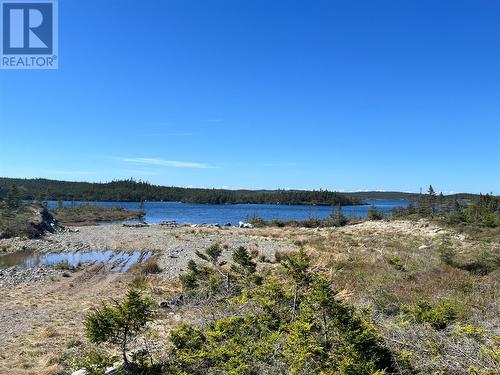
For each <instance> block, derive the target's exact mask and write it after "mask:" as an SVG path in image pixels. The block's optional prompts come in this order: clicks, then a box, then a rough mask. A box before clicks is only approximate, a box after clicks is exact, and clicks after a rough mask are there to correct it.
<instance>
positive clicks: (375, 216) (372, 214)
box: [366, 204, 384, 220]
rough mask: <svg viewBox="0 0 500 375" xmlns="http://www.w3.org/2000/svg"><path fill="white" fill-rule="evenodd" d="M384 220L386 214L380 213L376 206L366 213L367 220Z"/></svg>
mask: <svg viewBox="0 0 500 375" xmlns="http://www.w3.org/2000/svg"><path fill="white" fill-rule="evenodd" d="M383 218H384V212H383V211H378V210H377V208H376V207H375V205H373V204H372V205H371V206H370V208H369V209H368V212H367V213H366V219H367V220H382V219H383Z"/></svg>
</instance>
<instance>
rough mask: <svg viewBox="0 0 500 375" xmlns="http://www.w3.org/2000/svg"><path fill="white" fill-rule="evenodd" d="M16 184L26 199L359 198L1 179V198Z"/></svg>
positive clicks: (350, 201) (344, 201) (327, 201)
mask: <svg viewBox="0 0 500 375" xmlns="http://www.w3.org/2000/svg"><path fill="white" fill-rule="evenodd" d="M12 186H15V187H16V189H17V191H18V193H19V195H20V198H22V199H23V200H36V201H40V202H43V201H47V200H66V201H72V200H75V201H112V202H119V201H124V202H141V201H172V202H184V203H210V204H236V203H256V204H299V205H300V204H317V205H338V204H341V205H354V204H360V203H361V202H360V200H358V199H357V198H352V197H347V196H345V195H343V194H340V193H337V192H333V191H328V190H313V191H306V190H226V189H198V188H182V187H172V186H170V187H169V186H158V185H153V184H150V183H148V182H145V181H136V180H134V179H128V180H115V181H111V182H106V183H89V182H68V181H56V180H48V179H11V178H0V198H4V197H5V196H7V194H8V192H9V191H10V190H11V188H12Z"/></svg>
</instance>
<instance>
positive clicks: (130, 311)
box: [85, 289, 154, 374]
mask: <svg viewBox="0 0 500 375" xmlns="http://www.w3.org/2000/svg"><path fill="white" fill-rule="evenodd" d="M153 318H154V311H153V304H152V302H151V301H150V300H149V299H147V298H143V297H142V296H141V294H140V293H139V292H138V291H137V290H134V289H130V290H129V291H128V292H127V296H126V298H125V299H124V300H123V301H121V302H118V301H115V302H114V303H113V304H106V303H103V304H102V305H101V307H99V308H96V309H93V310H92V311H91V312H90V313H89V314H88V315H87V317H86V319H85V334H86V336H87V338H88V339H89V341H90V342H91V343H93V344H111V345H116V346H117V348H119V349H120V351H121V353H122V358H123V363H124V367H125V370H126V371H127V373H129V374H133V373H134V368H135V364H134V363H133V362H131V361H130V360H129V359H128V357H127V352H128V344H129V342H130V341H131V340H132V339H133V338H134V337H136V336H137V335H138V334H140V333H141V332H143V331H144V329H145V328H146V325H147V324H148V323H149V322H151V321H152V320H153Z"/></svg>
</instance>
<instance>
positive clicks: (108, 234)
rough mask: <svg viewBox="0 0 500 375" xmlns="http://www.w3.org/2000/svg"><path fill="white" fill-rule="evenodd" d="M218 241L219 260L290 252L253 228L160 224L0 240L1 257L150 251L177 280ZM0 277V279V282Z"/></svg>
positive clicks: (112, 226)
mask: <svg viewBox="0 0 500 375" xmlns="http://www.w3.org/2000/svg"><path fill="white" fill-rule="evenodd" d="M216 242H219V243H220V244H221V246H222V247H223V249H224V251H223V255H222V258H225V259H228V258H229V257H230V254H231V253H232V251H233V250H234V249H236V248H237V247H239V246H244V247H245V248H247V249H248V250H249V251H251V250H254V251H258V253H259V256H260V257H262V256H264V257H265V258H266V259H268V260H273V259H274V253H275V251H276V250H282V251H287V250H293V249H295V248H296V246H295V245H293V244H292V243H290V242H288V241H283V240H273V239H270V238H266V237H264V236H260V235H258V231H255V230H253V229H239V228H224V229H218V228H199V227H198V228H191V227H176V228H169V227H165V226H160V225H151V226H147V227H137V228H135V227H124V226H122V225H119V224H109V225H100V226H83V227H71V228H70V229H69V230H66V231H64V232H60V233H54V234H47V235H46V236H44V237H43V238H41V239H34V240H30V239H21V238H13V239H6V240H1V241H0V249H1V250H0V256H1V253H2V250H3V252H4V253H11V252H16V251H35V252H40V253H45V252H69V251H71V252H85V251H93V250H116V251H127V252H132V251H152V252H153V254H154V255H155V258H156V260H157V262H158V264H159V265H160V267H161V268H162V269H163V276H166V277H167V278H170V279H175V278H177V277H178V275H179V273H180V272H182V271H184V270H185V267H186V264H187V262H188V260H189V259H194V258H196V255H195V251H196V250H204V249H205V248H207V247H208V246H210V245H211V244H213V243H216ZM1 278H2V277H1V276H0V279H1Z"/></svg>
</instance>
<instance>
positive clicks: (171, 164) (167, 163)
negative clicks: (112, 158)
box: [121, 158, 215, 169]
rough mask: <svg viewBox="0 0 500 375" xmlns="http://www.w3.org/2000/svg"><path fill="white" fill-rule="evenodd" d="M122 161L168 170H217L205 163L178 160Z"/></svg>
mask: <svg viewBox="0 0 500 375" xmlns="http://www.w3.org/2000/svg"><path fill="white" fill-rule="evenodd" d="M121 161H123V162H125V163H131V164H138V165H152V166H158V167H168V168H193V169H210V168H215V167H213V166H211V165H208V164H205V163H196V162H190V161H178V160H164V159H156V158H121Z"/></svg>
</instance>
